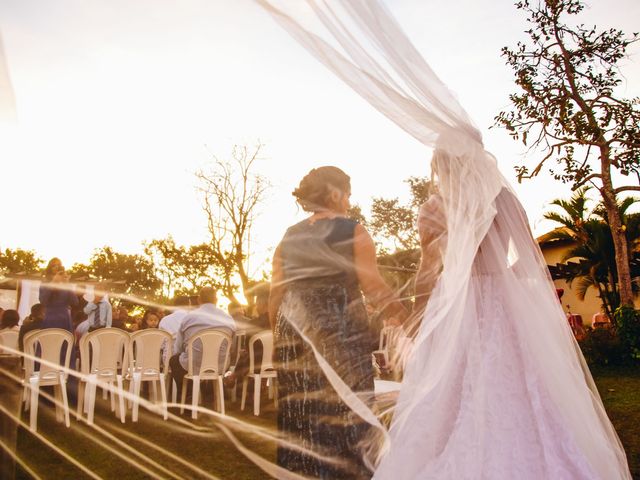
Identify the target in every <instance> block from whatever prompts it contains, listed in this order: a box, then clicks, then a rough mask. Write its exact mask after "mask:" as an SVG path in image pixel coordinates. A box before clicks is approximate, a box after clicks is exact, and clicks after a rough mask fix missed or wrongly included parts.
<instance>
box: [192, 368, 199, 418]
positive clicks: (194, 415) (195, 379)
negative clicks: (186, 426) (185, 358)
mask: <svg viewBox="0 0 640 480" xmlns="http://www.w3.org/2000/svg"><path fill="white" fill-rule="evenodd" d="M191 396H192V397H193V398H192V399H191V407H192V408H191V418H193V419H194V420H195V419H196V418H198V403H199V400H200V376H199V375H194V376H193V392H192V394H191Z"/></svg>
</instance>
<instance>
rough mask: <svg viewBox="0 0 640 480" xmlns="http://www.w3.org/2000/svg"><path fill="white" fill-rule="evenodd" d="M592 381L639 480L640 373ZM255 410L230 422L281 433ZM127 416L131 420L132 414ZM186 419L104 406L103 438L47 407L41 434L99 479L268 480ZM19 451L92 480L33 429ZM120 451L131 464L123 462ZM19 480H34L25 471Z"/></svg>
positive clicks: (269, 454)
mask: <svg viewBox="0 0 640 480" xmlns="http://www.w3.org/2000/svg"><path fill="white" fill-rule="evenodd" d="M593 375H594V378H595V380H596V383H597V385H598V389H599V390H600V394H601V395H602V399H603V401H604V404H605V406H606V408H607V411H608V413H609V416H610V418H611V420H612V422H613V424H614V426H615V428H616V430H617V431H618V434H619V436H620V439H621V441H622V443H623V444H624V446H625V449H626V452H627V457H628V459H629V465H630V468H631V472H632V474H633V477H634V478H638V479H640V369H631V368H626V369H621V368H606V369H595V370H594V371H593ZM250 410H251V405H250V404H249V405H248V406H247V410H246V411H245V412H241V411H240V409H239V402H237V403H235V404H232V403H231V402H227V413H228V416H229V417H230V418H231V419H237V420H240V421H241V422H244V424H248V425H252V426H258V427H261V428H263V429H266V430H267V431H271V432H274V429H275V409H274V407H273V403H272V402H270V401H269V400H267V399H266V397H264V398H263V412H262V414H261V415H260V417H255V416H253V415H252V414H251V412H250ZM128 413H129V415H130V411H129V412H128ZM182 418H183V419H184V420H183V422H186V423H183V422H181V421H176V420H169V421H167V422H165V421H163V420H162V418H161V417H159V416H157V415H154V414H151V413H149V412H146V411H144V410H143V409H141V411H140V421H139V422H138V423H132V422H131V418H130V416H128V417H127V423H126V424H124V425H122V424H121V423H120V422H118V421H117V420H116V419H115V416H114V415H113V414H112V413H111V412H110V411H109V408H108V404H107V403H106V402H104V401H100V402H99V408H98V412H97V416H96V424H97V425H98V426H99V427H101V429H102V430H103V431H102V432H100V431H97V430H95V429H92V428H90V427H88V426H87V425H86V424H84V423H81V422H78V421H76V420H75V418H73V416H72V419H71V424H72V428H70V429H67V428H66V427H64V425H63V424H58V423H56V421H55V418H54V414H53V412H52V411H51V409H50V408H46V407H42V408H41V414H40V415H39V425H38V427H39V428H38V432H39V433H40V434H42V435H43V436H44V437H45V438H46V439H47V440H48V441H50V442H51V443H53V444H55V445H56V446H57V447H58V448H60V449H61V450H62V451H63V452H64V453H65V455H68V456H69V458H73V459H74V460H75V461H76V462H78V463H80V464H82V465H84V466H85V467H86V468H87V469H88V470H90V471H92V472H94V474H95V475H96V476H97V477H100V478H107V479H118V478H122V479H123V480H124V479H127V480H128V479H143V478H153V477H159V478H190V479H191V478H193V479H198V478H220V479H247V480H251V479H263V478H268V476H267V475H266V474H265V473H264V472H263V471H262V470H260V469H259V468H258V467H256V466H255V465H254V464H253V463H252V462H250V461H249V460H247V458H246V457H245V456H244V455H243V454H242V453H241V452H240V451H239V450H238V449H237V448H236V447H235V446H234V445H233V444H232V442H231V441H230V440H229V439H228V438H227V437H226V436H225V435H224V433H223V432H222V431H221V430H220V429H219V428H218V427H217V423H216V421H215V420H214V419H212V418H211V417H207V416H201V418H199V419H198V420H197V421H196V422H194V423H192V421H191V419H190V417H188V416H185V417H182ZM23 420H24V421H28V417H27V416H26V415H23ZM226 425H228V426H230V427H232V430H233V431H235V432H236V433H237V437H238V438H239V439H240V441H241V442H242V444H243V445H244V446H246V447H247V448H249V449H250V450H252V451H255V452H256V453H259V454H260V455H261V456H263V457H264V458H266V459H269V460H271V461H273V460H275V444H274V442H273V441H269V440H265V439H263V438H259V437H256V436H255V435H252V434H248V433H246V432H245V433H243V432H241V431H239V430H238V429H237V428H234V427H233V422H227V423H226ZM194 426H195V427H196V428H193V427H194ZM18 452H19V454H20V456H21V458H23V459H24V460H25V461H26V462H27V463H28V465H29V466H30V468H32V469H33V471H34V472H35V473H36V474H37V475H38V476H39V477H41V478H44V479H56V480H58V479H66V478H73V479H76V478H77V479H83V478H92V477H91V476H90V475H89V474H87V473H86V472H85V471H83V470H82V469H81V468H78V467H77V466H75V465H74V464H73V461H71V460H69V459H65V458H64V456H63V455H60V454H59V453H57V452H54V451H53V450H52V449H51V448H49V447H48V446H47V445H45V444H44V443H43V441H41V440H40V439H38V438H36V437H34V436H33V435H32V434H30V433H29V432H28V431H27V430H22V429H21V430H20V431H19V432H18ZM116 452H119V453H120V454H122V455H123V456H124V457H125V458H128V459H130V462H128V461H126V460H124V459H122V458H120V457H119V456H118V454H117V453H116ZM17 478H20V479H25V478H31V477H30V475H29V474H28V473H26V472H25V471H23V470H20V469H19V470H18V476H17ZM94 478H95V477H94Z"/></svg>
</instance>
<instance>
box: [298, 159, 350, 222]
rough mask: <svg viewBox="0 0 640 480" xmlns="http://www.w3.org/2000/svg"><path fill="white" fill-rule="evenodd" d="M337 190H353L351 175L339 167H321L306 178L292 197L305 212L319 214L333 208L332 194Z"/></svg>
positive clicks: (345, 191)
mask: <svg viewBox="0 0 640 480" xmlns="http://www.w3.org/2000/svg"><path fill="white" fill-rule="evenodd" d="M336 189H338V190H340V191H341V192H343V193H348V192H349V191H350V190H351V178H350V177H349V175H347V174H346V173H344V172H343V171H342V170H340V169H339V168H338V167H330V166H327V167H319V168H314V169H313V170H311V171H310V172H309V173H307V174H306V175H305V176H304V178H303V179H302V180H301V181H300V185H298V188H296V189H295V190H294V191H293V194H292V195H293V196H294V197H296V201H297V202H298V205H300V206H301V207H302V209H303V210H304V211H305V212H318V211H320V210H327V209H328V208H330V207H331V193H332V192H333V191H334V190H336Z"/></svg>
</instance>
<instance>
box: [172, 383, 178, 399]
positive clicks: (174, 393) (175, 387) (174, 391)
mask: <svg viewBox="0 0 640 480" xmlns="http://www.w3.org/2000/svg"><path fill="white" fill-rule="evenodd" d="M171 403H178V384H177V383H176V381H175V380H173V379H171Z"/></svg>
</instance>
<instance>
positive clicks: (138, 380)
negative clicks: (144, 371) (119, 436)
mask: <svg viewBox="0 0 640 480" xmlns="http://www.w3.org/2000/svg"><path fill="white" fill-rule="evenodd" d="M141 385H142V376H141V375H140V374H139V373H134V374H133V410H132V411H131V421H132V422H137V421H138V409H139V408H140V387H141Z"/></svg>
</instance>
